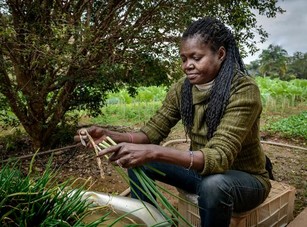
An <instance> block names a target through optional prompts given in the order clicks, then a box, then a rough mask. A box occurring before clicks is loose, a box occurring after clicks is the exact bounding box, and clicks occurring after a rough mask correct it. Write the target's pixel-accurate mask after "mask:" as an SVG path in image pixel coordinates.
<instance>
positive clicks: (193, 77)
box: [187, 73, 198, 80]
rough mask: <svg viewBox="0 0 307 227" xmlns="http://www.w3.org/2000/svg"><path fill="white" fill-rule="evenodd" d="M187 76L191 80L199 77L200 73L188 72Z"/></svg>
mask: <svg viewBox="0 0 307 227" xmlns="http://www.w3.org/2000/svg"><path fill="white" fill-rule="evenodd" d="M187 77H188V79H189V80H193V79H195V78H197V77H198V74H196V73H193V74H187Z"/></svg>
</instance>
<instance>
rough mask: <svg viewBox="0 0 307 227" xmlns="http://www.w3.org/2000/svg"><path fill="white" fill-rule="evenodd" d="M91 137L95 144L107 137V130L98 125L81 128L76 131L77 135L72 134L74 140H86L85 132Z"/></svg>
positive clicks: (90, 145) (89, 144)
mask: <svg viewBox="0 0 307 227" xmlns="http://www.w3.org/2000/svg"><path fill="white" fill-rule="evenodd" d="M85 130H86V131H87V133H88V134H89V135H90V136H91V137H92V138H93V140H94V142H95V144H99V143H101V142H102V141H103V140H105V139H106V137H107V130H106V129H104V128H101V127H98V126H91V127H89V128H82V129H79V130H78V131H77V135H75V136H74V141H76V142H81V139H83V140H84V141H87V142H88V140H89V139H88V138H87V135H86V132H85ZM88 146H89V147H92V144H91V143H88Z"/></svg>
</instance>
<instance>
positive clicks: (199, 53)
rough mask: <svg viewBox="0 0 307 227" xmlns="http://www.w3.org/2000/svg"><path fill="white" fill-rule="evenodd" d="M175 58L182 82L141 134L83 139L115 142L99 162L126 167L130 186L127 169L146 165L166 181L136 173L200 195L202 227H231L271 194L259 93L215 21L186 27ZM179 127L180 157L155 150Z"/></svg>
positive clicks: (99, 133)
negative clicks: (236, 215)
mask: <svg viewBox="0 0 307 227" xmlns="http://www.w3.org/2000/svg"><path fill="white" fill-rule="evenodd" d="M180 57H181V60H182V70H183V71H184V73H185V75H186V76H185V77H184V78H182V79H180V80H179V81H178V82H177V83H175V84H174V85H173V86H172V87H171V89H170V90H169V92H168V93H167V96H166V98H165V100H164V102H163V105H162V107H161V108H160V109H159V110H158V111H157V113H156V114H155V115H154V116H153V117H152V118H151V119H150V120H149V122H147V124H146V125H145V126H144V127H142V128H141V129H140V131H139V132H137V133H119V132H114V131H108V130H106V129H103V128H99V127H91V128H89V129H88V132H89V134H90V135H91V136H92V137H93V138H94V139H95V142H97V143H99V142H101V141H102V140H104V139H105V137H106V136H110V137H111V138H112V139H113V140H114V141H116V142H117V143H119V144H118V145H116V146H113V147H111V148H108V149H105V150H103V151H102V152H100V154H99V155H100V156H103V155H105V154H112V155H111V156H110V161H112V162H116V163H117V164H118V165H120V166H123V167H125V168H129V169H128V172H129V176H130V178H131V179H133V180H134V181H135V182H138V181H137V179H136V177H135V176H134V174H133V171H131V170H130V168H133V167H136V166H142V165H143V164H145V163H146V164H147V165H151V166H153V167H155V168H156V169H159V170H161V171H162V172H163V173H165V174H166V175H165V176H162V175H160V174H157V173H156V172H154V171H151V169H148V168H147V167H142V168H143V169H144V171H145V172H146V173H147V175H148V176H150V177H151V178H153V179H155V180H159V181H162V182H165V183H168V184H170V185H173V186H176V187H178V188H181V189H183V190H185V191H187V192H190V193H194V194H197V195H198V206H199V207H200V209H199V211H200V216H201V225H202V226H210V227H212V226H219V227H221V226H229V224H230V219H231V215H232V212H233V211H235V212H243V211H247V210H250V209H252V208H255V207H256V206H258V205H259V204H260V203H262V202H263V201H264V200H265V199H266V197H267V196H268V194H269V191H270V188H271V185H270V181H269V176H268V172H267V171H266V169H265V155H264V153H263V151H262V149H261V145H260V140H259V119H260V114H261V110H262V106H261V101H260V93H259V89H258V87H257V85H256V83H255V82H254V80H253V79H252V78H250V77H249V76H247V75H246V70H245V67H244V64H243V62H242V59H241V57H240V54H239V50H238V47H237V45H236V42H235V40H234V37H233V34H232V33H231V31H230V29H228V28H227V27H226V26H225V25H224V24H222V23H221V22H220V21H219V20H216V19H213V18H209V17H206V18H203V19H200V20H197V21H195V22H194V23H192V24H191V25H190V26H189V27H188V28H187V30H186V31H185V32H184V33H183V36H182V39H181V43H180ZM179 120H182V122H183V125H184V128H185V131H186V135H187V136H188V137H189V138H190V139H191V146H190V150H189V151H186V152H182V151H178V150H176V149H174V148H169V147H163V146H160V145H158V144H159V143H160V142H161V141H162V140H163V139H164V138H166V137H167V136H168V134H169V133H170V130H171V128H172V127H173V126H175V125H176V123H177V122H178V121H179ZM147 165H146V166H147ZM132 187H134V189H135V192H136V193H137V194H138V195H139V196H140V198H142V199H143V200H144V201H148V199H147V198H146V196H144V195H143V194H142V193H141V192H140V190H138V189H137V188H136V187H135V186H132ZM132 197H134V198H136V197H137V196H136V194H135V193H132Z"/></svg>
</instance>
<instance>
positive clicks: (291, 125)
mask: <svg viewBox="0 0 307 227" xmlns="http://www.w3.org/2000/svg"><path fill="white" fill-rule="evenodd" d="M266 130H268V131H269V132H273V133H280V134H282V135H284V136H286V137H302V138H304V139H307V111H303V112H302V113H300V114H297V115H293V116H290V117H288V118H284V119H281V120H278V121H276V122H274V123H272V124H269V125H268V126H267V127H266Z"/></svg>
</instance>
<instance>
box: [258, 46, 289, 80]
mask: <svg viewBox="0 0 307 227" xmlns="http://www.w3.org/2000/svg"><path fill="white" fill-rule="evenodd" d="M287 56H288V53H287V51H286V50H285V49H283V48H282V47H281V46H278V45H276V46H275V45H272V44H270V45H269V47H268V49H266V50H263V51H262V53H261V54H260V55H259V58H260V68H259V71H260V73H261V74H263V75H264V76H270V77H278V78H280V79H285V75H286V72H287Z"/></svg>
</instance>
